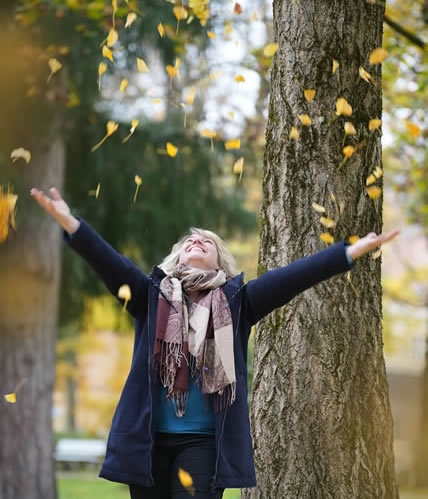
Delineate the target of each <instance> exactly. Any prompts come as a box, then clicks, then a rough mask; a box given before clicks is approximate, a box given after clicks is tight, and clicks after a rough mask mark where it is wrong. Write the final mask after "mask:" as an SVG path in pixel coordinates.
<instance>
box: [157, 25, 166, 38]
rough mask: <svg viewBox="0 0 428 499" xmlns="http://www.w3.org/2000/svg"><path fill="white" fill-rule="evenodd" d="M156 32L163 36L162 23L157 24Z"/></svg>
mask: <svg viewBox="0 0 428 499" xmlns="http://www.w3.org/2000/svg"><path fill="white" fill-rule="evenodd" d="M158 33H159V35H160V36H161V38H163V37H164V36H165V29H164V27H163V24H162V23H159V24H158Z"/></svg>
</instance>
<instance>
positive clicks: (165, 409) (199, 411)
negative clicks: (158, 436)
mask: <svg viewBox="0 0 428 499" xmlns="http://www.w3.org/2000/svg"><path fill="white" fill-rule="evenodd" d="M166 394H167V388H164V387H163V386H161V389H160V396H159V401H158V410H157V414H156V431H160V432H163V433H203V434H205V435H215V416H214V410H213V407H212V403H211V400H209V398H208V397H204V396H203V395H202V392H201V390H200V389H199V388H198V387H197V386H196V384H195V382H194V380H193V379H192V377H191V376H190V379H189V395H188V399H187V406H186V412H185V413H184V415H183V417H181V418H179V417H178V416H176V414H175V410H174V404H173V403H172V401H171V400H167V399H166Z"/></svg>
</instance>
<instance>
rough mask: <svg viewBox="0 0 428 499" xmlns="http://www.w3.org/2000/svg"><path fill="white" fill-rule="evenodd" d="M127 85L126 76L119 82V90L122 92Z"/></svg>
mask: <svg viewBox="0 0 428 499" xmlns="http://www.w3.org/2000/svg"><path fill="white" fill-rule="evenodd" d="M127 86H128V80H127V79H126V78H124V79H123V80H122V81H121V82H120V91H121V92H124V91H125V89H126V87H127Z"/></svg>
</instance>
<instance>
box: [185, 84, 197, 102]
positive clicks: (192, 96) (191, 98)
mask: <svg viewBox="0 0 428 499" xmlns="http://www.w3.org/2000/svg"><path fill="white" fill-rule="evenodd" d="M195 95H196V88H195V87H192V88H191V89H190V90H189V91H188V92H187V94H186V97H185V99H186V102H187V104H189V106H193V101H194V100H195Z"/></svg>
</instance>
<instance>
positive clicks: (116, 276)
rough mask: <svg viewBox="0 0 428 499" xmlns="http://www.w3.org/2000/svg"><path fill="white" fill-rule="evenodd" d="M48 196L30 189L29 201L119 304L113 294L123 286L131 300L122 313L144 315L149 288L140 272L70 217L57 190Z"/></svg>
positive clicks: (67, 207)
mask: <svg viewBox="0 0 428 499" xmlns="http://www.w3.org/2000/svg"><path fill="white" fill-rule="evenodd" d="M50 194H51V196H52V198H50V197H48V196H46V195H45V194H44V193H43V192H42V191H39V190H38V189H34V188H33V189H31V195H32V197H33V198H34V199H35V200H36V201H37V202H38V203H39V205H40V206H41V207H42V208H43V209H44V210H45V211H46V212H48V213H49V214H50V215H52V216H53V217H54V218H55V219H56V220H57V221H58V223H59V224H60V225H61V226H62V228H63V229H64V231H65V233H64V240H65V242H66V243H67V244H68V245H69V246H70V247H71V248H73V249H74V250H75V251H76V252H77V253H78V254H79V255H80V256H82V257H83V258H84V259H85V260H86V261H87V262H88V263H89V264H90V265H91V267H92V268H93V269H94V270H95V272H97V274H98V275H99V276H100V278H101V279H102V280H103V282H104V284H105V285H106V286H107V288H108V290H109V291H110V292H111V293H112V294H113V295H114V296H115V297H116V298H117V299H118V300H119V301H120V302H121V303H122V304H123V303H124V300H123V299H119V298H118V296H117V294H118V291H119V288H120V287H121V286H122V285H124V284H127V285H128V286H129V288H130V290H131V299H130V300H129V301H128V303H127V306H126V309H127V310H128V312H130V313H131V314H132V315H133V316H134V317H141V316H142V315H144V314H145V312H146V307H147V293H148V287H149V283H148V278H147V276H146V275H145V274H144V272H142V271H141V270H140V269H139V268H138V267H137V266H136V265H134V264H133V263H132V262H131V261H130V260H129V259H128V258H126V257H125V256H123V255H121V254H120V253H118V252H117V251H116V250H115V249H114V248H113V247H112V246H110V244H108V243H107V242H106V241H104V239H103V238H102V237H101V236H100V235H99V234H98V233H97V232H96V231H94V230H93V229H92V228H91V227H90V225H89V224H88V223H86V222H85V221H84V220H83V219H79V218H76V217H74V216H73V215H72V214H71V211H70V208H69V206H68V205H67V203H66V202H65V201H64V200H63V199H62V197H61V195H60V193H59V192H58V190H57V189H55V188H52V189H50Z"/></svg>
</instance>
